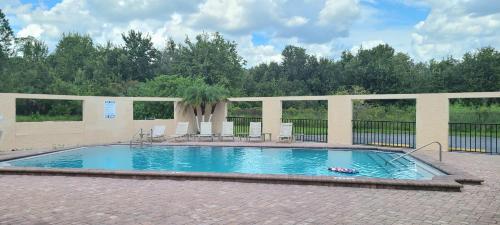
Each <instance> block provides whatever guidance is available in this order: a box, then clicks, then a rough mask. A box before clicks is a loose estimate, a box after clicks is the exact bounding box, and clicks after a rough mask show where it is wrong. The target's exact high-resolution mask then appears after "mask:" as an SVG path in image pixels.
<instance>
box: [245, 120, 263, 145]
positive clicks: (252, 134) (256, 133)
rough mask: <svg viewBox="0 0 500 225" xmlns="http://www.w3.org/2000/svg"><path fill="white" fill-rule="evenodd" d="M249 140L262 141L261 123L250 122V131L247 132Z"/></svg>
mask: <svg viewBox="0 0 500 225" xmlns="http://www.w3.org/2000/svg"><path fill="white" fill-rule="evenodd" d="M251 138H258V139H259V140H261V141H262V138H263V137H262V123H261V122H250V131H249V132H248V141H250V139H251Z"/></svg>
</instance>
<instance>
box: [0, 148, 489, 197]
mask: <svg viewBox="0 0 500 225" xmlns="http://www.w3.org/2000/svg"><path fill="white" fill-rule="evenodd" d="M112 145H128V144H124V143H112V144H100V145H89V146H78V147H76V146H75V147H68V148H64V149H58V150H45V151H43V150H41V151H37V152H29V151H28V152H21V153H20V154H18V155H11V156H9V155H3V156H2V155H0V162H3V161H8V160H15V159H20V158H26V157H32V156H38V155H43V154H50V153H56V152H62V151H67V150H73V149H78V148H82V147H93V146H112ZM154 146H198V147H199V146H206V147H261V148H307V149H311V150H314V149H321V150H324V149H329V150H342V149H346V150H377V151H385V152H402V153H404V152H406V151H407V149H401V148H387V147H374V146H357V145H351V146H338V147H334V146H333V147H332V146H326V145H325V146H301V145H298V146H296V145H294V146H273V145H266V144H265V143H261V145H259V146H255V145H238V146H227V145H213V144H204V143H198V144H192V143H189V144H188V143H173V144H165V143H156V144H154ZM411 156H412V157H414V158H416V159H417V160H419V161H422V162H423V163H425V164H427V165H429V166H431V167H433V168H435V169H438V170H440V171H442V172H444V173H446V174H447V175H440V176H435V177H433V178H432V180H405V179H384V178H364V177H356V178H352V179H353V180H355V181H353V182H346V180H347V179H346V178H344V177H336V178H335V177H334V178H332V177H323V176H300V175H267V174H263V175H261V174H238V173H236V174H222V173H200V172H193V173H191V172H189V173H186V172H182V173H181V172H175V173H174V172H164V171H160V172H150V171H126V172H124V171H117V170H89V169H55V168H51V169H46V168H33V167H0V175H2V174H21V175H65V176H89V177H92V176H94V177H117V178H135V179H174V178H176V179H180V178H179V177H178V176H179V174H184V175H185V176H184V178H183V179H185V180H188V178H189V180H226V181H238V180H240V182H244V181H241V180H245V181H246V182H250V181H253V182H254V183H274V182H281V183H289V184H293V183H297V184H300V183H305V184H309V185H323V186H350V187H356V186H363V187H371V188H388V189H391V188H392V189H412V190H431V189H433V188H436V189H440V188H442V187H447V186H450V187H452V188H451V189H457V188H458V190H454V191H460V189H461V187H462V184H481V183H482V182H484V180H483V179H481V178H478V177H476V176H474V175H471V174H469V173H466V172H463V171H461V170H458V169H456V168H454V167H451V166H449V165H447V164H444V163H443V162H440V161H437V160H435V159H433V158H431V157H429V156H425V155H415V154H412V155H411ZM122 173H124V174H122ZM143 173H147V174H143ZM155 173H159V174H158V175H157V174H155ZM172 174H175V175H173V176H172ZM200 174H203V176H199V175H200ZM138 176H143V177H138ZM227 176H229V177H227ZM154 177H162V178H154ZM262 177H272V179H260V178H262ZM209 178H210V179H209ZM285 178H286V179H285ZM294 178H297V179H294ZM315 178H316V179H315ZM322 183H323V184H322ZM326 183H328V184H326ZM333 184H335V185H333ZM442 184H445V185H442ZM445 189H446V188H445Z"/></svg>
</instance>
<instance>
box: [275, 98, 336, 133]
mask: <svg viewBox="0 0 500 225" xmlns="http://www.w3.org/2000/svg"><path fill="white" fill-rule="evenodd" d="M282 112H283V114H282V119H281V122H283V123H292V124H293V129H292V130H293V131H292V133H293V136H294V139H295V140H296V141H305V142H327V141H328V101H326V100H321V101H320V100H317V101H314V100H312V101H283V102H282Z"/></svg>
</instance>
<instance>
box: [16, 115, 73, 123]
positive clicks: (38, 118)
mask: <svg viewBox="0 0 500 225" xmlns="http://www.w3.org/2000/svg"><path fill="white" fill-rule="evenodd" d="M44 121H82V116H81V115H39V114H32V115H16V122H44Z"/></svg>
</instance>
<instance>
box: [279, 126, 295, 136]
mask: <svg viewBox="0 0 500 225" xmlns="http://www.w3.org/2000/svg"><path fill="white" fill-rule="evenodd" d="M292 130H293V123H281V129H280V136H282V137H291V136H292Z"/></svg>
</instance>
